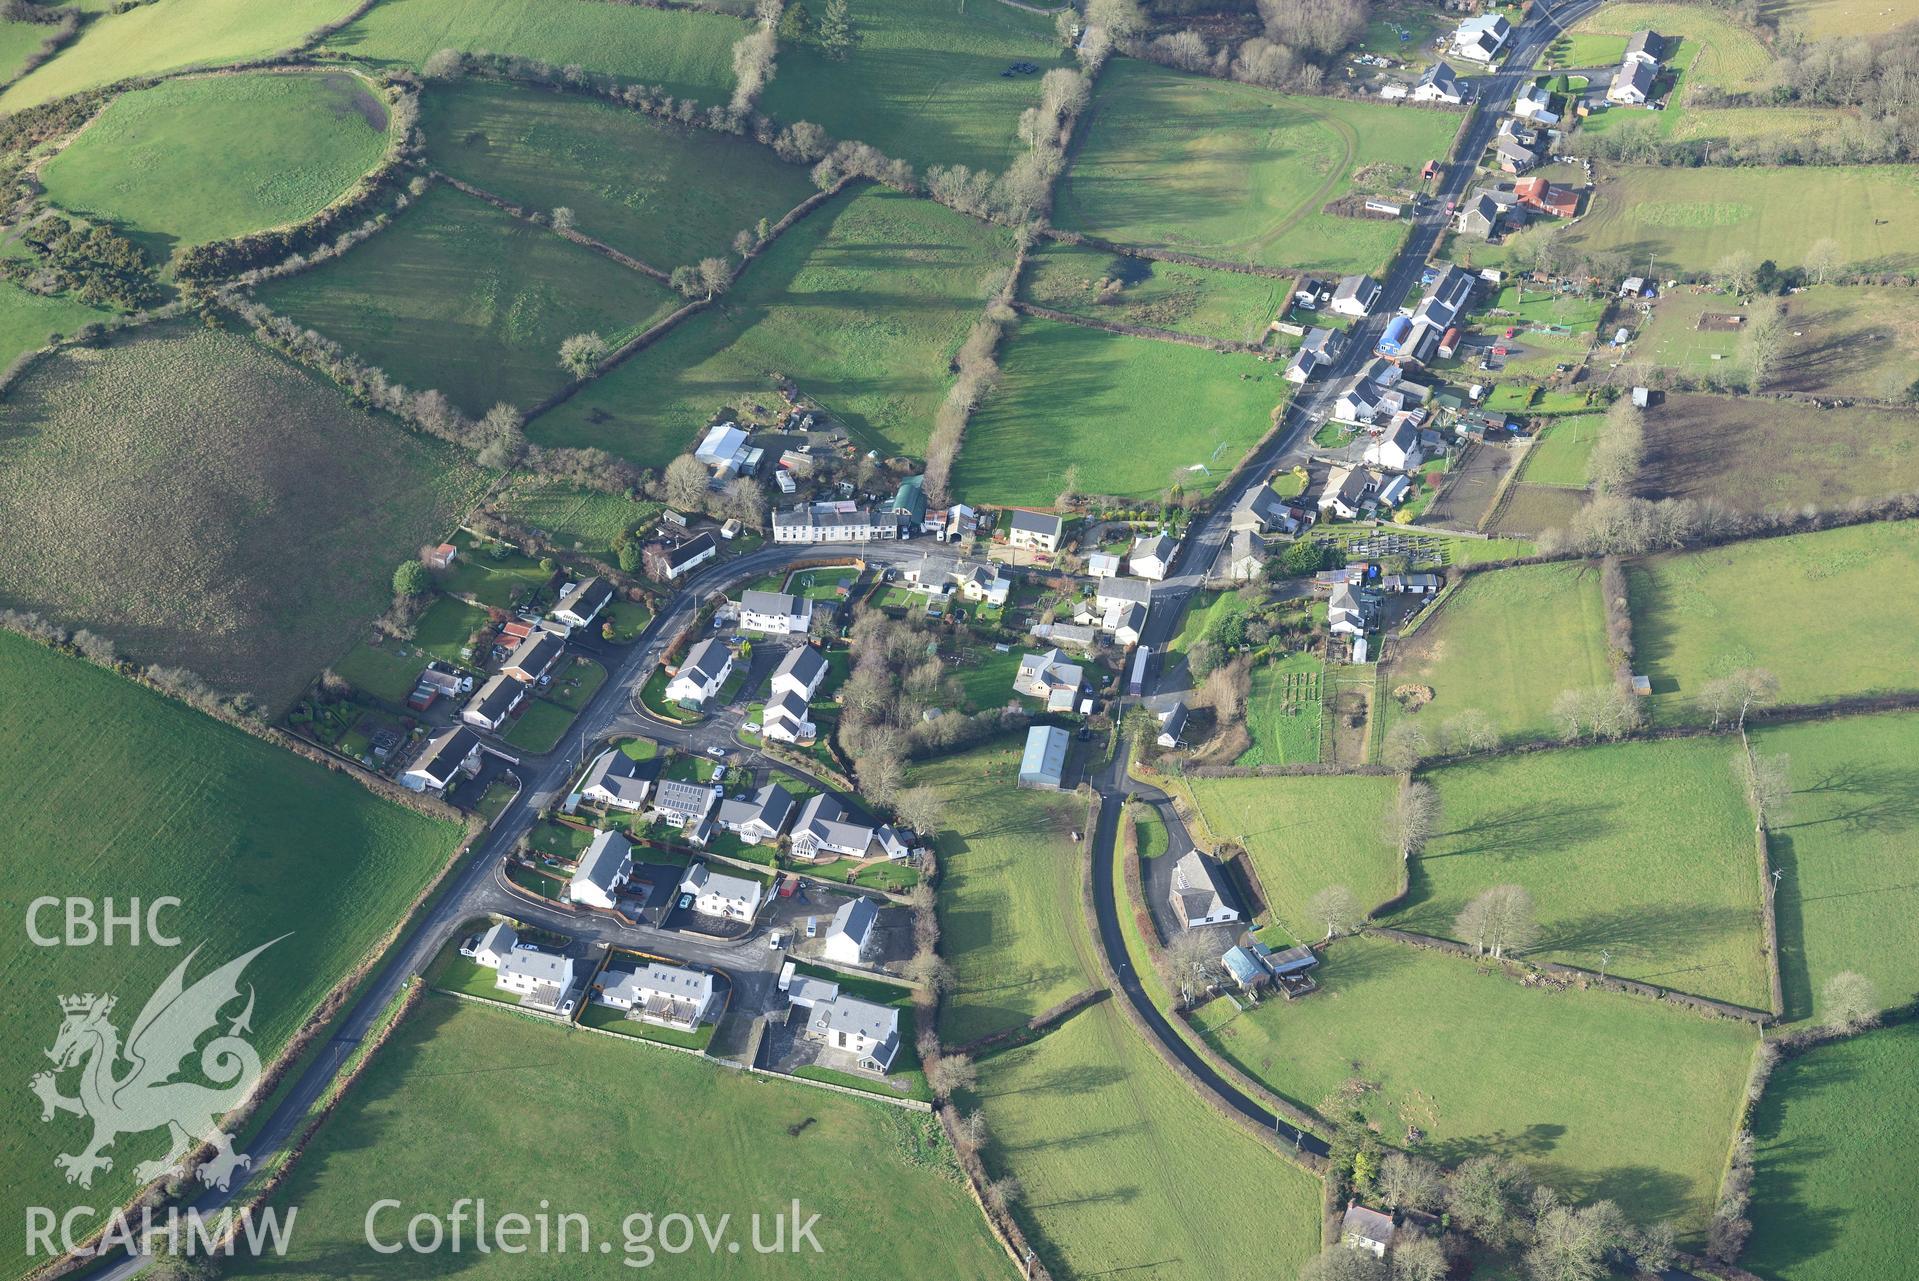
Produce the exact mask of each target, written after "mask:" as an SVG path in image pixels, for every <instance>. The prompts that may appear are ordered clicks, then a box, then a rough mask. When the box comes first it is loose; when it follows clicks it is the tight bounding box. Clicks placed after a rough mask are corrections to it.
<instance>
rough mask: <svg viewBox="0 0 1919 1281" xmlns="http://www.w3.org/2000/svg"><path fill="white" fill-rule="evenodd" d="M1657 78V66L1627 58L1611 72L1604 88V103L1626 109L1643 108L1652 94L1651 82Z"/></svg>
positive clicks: (1652, 63) (1653, 63)
mask: <svg viewBox="0 0 1919 1281" xmlns="http://www.w3.org/2000/svg"><path fill="white" fill-rule="evenodd" d="M1658 78H1659V64H1658V63H1656V62H1642V61H1640V60H1639V59H1637V58H1627V59H1626V60H1625V61H1624V62H1622V63H1620V64H1619V70H1617V71H1615V72H1613V77H1612V84H1610V85H1608V86H1607V88H1606V101H1607V102H1615V103H1618V104H1619V105H1621V106H1626V107H1640V106H1644V105H1645V104H1646V102H1647V100H1648V99H1650V98H1651V97H1652V94H1653V82H1654V81H1656V80H1657V79H1658Z"/></svg>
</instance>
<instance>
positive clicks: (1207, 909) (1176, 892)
mask: <svg viewBox="0 0 1919 1281" xmlns="http://www.w3.org/2000/svg"><path fill="white" fill-rule="evenodd" d="M1170 897H1171V901H1172V907H1173V915H1174V916H1175V917H1177V918H1178V919H1179V923H1180V925H1181V926H1182V927H1183V928H1185V929H1189V930H1191V929H1197V928H1198V927H1200V926H1202V925H1223V924H1225V923H1226V922H1228V921H1237V920H1238V919H1239V909H1238V908H1236V907H1234V906H1233V905H1232V904H1231V903H1229V902H1228V901H1227V899H1226V895H1225V893H1224V891H1223V890H1222V889H1221V887H1220V881H1219V874H1218V873H1217V872H1215V871H1214V870H1213V867H1212V864H1211V862H1210V860H1208V859H1207V858H1206V856H1205V855H1203V854H1201V853H1200V852H1199V851H1198V850H1187V851H1186V853H1185V854H1184V855H1182V856H1181V857H1180V860H1179V862H1177V863H1175V864H1173V884H1172V890H1171V895H1170Z"/></svg>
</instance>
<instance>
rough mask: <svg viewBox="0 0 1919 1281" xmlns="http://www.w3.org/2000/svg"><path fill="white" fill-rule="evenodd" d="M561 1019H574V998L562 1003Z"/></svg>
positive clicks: (568, 998)
mask: <svg viewBox="0 0 1919 1281" xmlns="http://www.w3.org/2000/svg"><path fill="white" fill-rule="evenodd" d="M560 1017H561V1018H563V1019H570V1018H572V1017H573V998H572V997H570V996H569V997H567V998H566V999H565V1000H564V1001H561V1002H560Z"/></svg>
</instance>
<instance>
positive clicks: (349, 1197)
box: [232, 996, 1007, 1281]
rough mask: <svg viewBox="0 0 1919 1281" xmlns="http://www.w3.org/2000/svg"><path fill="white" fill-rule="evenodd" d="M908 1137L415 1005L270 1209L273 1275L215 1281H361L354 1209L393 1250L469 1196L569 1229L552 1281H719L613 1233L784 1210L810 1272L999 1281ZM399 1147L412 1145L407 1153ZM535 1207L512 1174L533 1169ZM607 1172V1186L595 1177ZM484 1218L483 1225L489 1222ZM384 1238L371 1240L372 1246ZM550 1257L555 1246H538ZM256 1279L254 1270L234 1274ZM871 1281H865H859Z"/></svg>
mask: <svg viewBox="0 0 1919 1281" xmlns="http://www.w3.org/2000/svg"><path fill="white" fill-rule="evenodd" d="M586 1093H596V1094H605V1095H606V1096H608V1097H611V1098H614V1099H617V1100H619V1101H620V1104H621V1105H620V1106H618V1107H611V1108H605V1109H592V1108H586V1109H559V1110H557V1112H556V1110H554V1109H547V1108H538V1107H529V1106H527V1104H528V1101H529V1100H532V1099H538V1098H544V1097H562V1096H568V1095H579V1094H586ZM927 1124H928V1123H927V1121H926V1119H925V1118H921V1117H917V1116H914V1115H912V1114H909V1113H905V1112H901V1111H899V1110H897V1109H894V1108H891V1107H886V1106H883V1105H878V1104H872V1103H865V1102H861V1101H860V1100H858V1099H852V1098H845V1097H842V1096H839V1095H835V1094H830V1093H828V1092H826V1091H824V1090H815V1089H811V1088H808V1087H805V1086H799V1085H789V1084H784V1083H776V1082H769V1081H765V1080H762V1079H759V1078H756V1077H753V1076H750V1075H748V1074H746V1073H743V1072H730V1071H726V1070H725V1069H723V1068H720V1067H717V1066H715V1065H713V1064H711V1063H707V1062H703V1061H701V1060H699V1059H696V1058H694V1057H692V1056H690V1055H684V1054H675V1053H672V1052H670V1051H664V1050H659V1049H656V1048H653V1047H649V1046H647V1045H644V1044H639V1043H636V1042H635V1041H634V1040H633V1039H632V1038H624V1037H616V1036H597V1035H592V1034H587V1035H572V1036H569V1035H568V1034H567V1033H566V1032H564V1031H562V1030H561V1029H559V1028H555V1027H551V1026H548V1025H546V1024H543V1023H539V1022H536V1021H534V1020H532V1019H528V1018H525V1017H523V1016H520V1015H516V1014H514V1013H513V1012H511V1011H509V1010H500V1009H492V1008H489V1007H486V1006H481V1005H475V1004H472V1003H471V1002H462V1001H458V1000H456V999H454V998H452V997H445V996H433V997H429V998H428V999H427V1000H426V1001H425V1002H424V1003H423V1004H422V1005H421V1006H420V1007H419V1008H418V1009H417V1010H415V1011H414V1013H413V1015H412V1017H411V1018H410V1019H409V1020H408V1021H407V1022H406V1023H405V1024H403V1025H402V1026H401V1028H400V1029H399V1031H398V1032H397V1033H396V1035H395V1036H394V1038H393V1040H392V1041H390V1042H389V1043H388V1044H387V1046H386V1047H385V1048H383V1049H382V1050H381V1052H380V1053H379V1055H378V1056H377V1057H376V1058H375V1059H374V1060H373V1062H372V1064H371V1065H370V1066H369V1068H368V1070H367V1073H366V1075H365V1076H364V1077H363V1078H362V1079H361V1081H360V1082H359V1083H358V1084H357V1085H356V1086H355V1087H354V1089H353V1091H352V1092H351V1093H350V1094H348V1095H347V1097H346V1099H345V1100H344V1101H343V1102H342V1104H341V1105H340V1107H339V1108H338V1109H337V1111H336V1112H335V1113H334V1115H333V1116H332V1117H331V1118H330V1119H329V1120H328V1121H327V1123H326V1126H325V1127H324V1128H323V1129H322V1130H321V1131H320V1133H319V1136H318V1137H317V1138H316V1139H315V1141H314V1143H313V1146H312V1148H311V1150H310V1151H309V1152H308V1154H307V1156H306V1158H305V1159H304V1160H302V1161H301V1163H300V1165H299V1167H298V1168H297V1169H296V1170H295V1172H294V1174H293V1176H292V1177H291V1179H290V1180H289V1182H288V1184H287V1186H286V1187H285V1189H284V1190H283V1194H282V1197H281V1200H282V1202H283V1204H284V1205H287V1206H292V1205H297V1206H299V1207H300V1224H301V1231H300V1232H299V1233H297V1234H295V1235H294V1238H293V1240H294V1244H293V1247H292V1248H291V1249H290V1250H289V1251H288V1253H287V1254H286V1256H285V1257H284V1258H280V1259H276V1260H273V1261H272V1262H271V1263H270V1264H252V1263H249V1264H248V1265H246V1266H245V1267H242V1266H240V1265H238V1264H236V1265H235V1266H234V1267H233V1269H232V1271H233V1274H234V1275H260V1276H268V1275H270V1276H275V1277H286V1278H320V1277H335V1276H339V1275H340V1274H341V1271H342V1270H343V1269H346V1270H359V1271H372V1270H377V1269H378V1268H379V1267H380V1265H381V1263H382V1260H381V1258H380V1256H379V1255H376V1254H374V1253H373V1251H372V1250H371V1249H370V1248H369V1246H368V1243H367V1237H366V1227H365V1222H364V1221H365V1219H366V1216H367V1208H368V1206H369V1205H371V1204H372V1203H373V1202H374V1201H376V1200H379V1199H381V1198H386V1197H391V1198H395V1199H398V1200H400V1201H402V1202H403V1203H404V1208H403V1209H401V1210H397V1211H394V1212H393V1220H394V1222H395V1223H397V1224H398V1225H399V1228H398V1231H399V1233H400V1234H401V1236H402V1237H403V1236H404V1233H405V1230H406V1220H407V1218H409V1217H410V1216H411V1215H412V1214H414V1213H415V1212H416V1211H425V1210H429V1209H430V1210H431V1211H432V1212H433V1213H435V1214H437V1215H444V1214H446V1213H447V1211H448V1207H449V1206H451V1205H452V1204H453V1202H454V1201H455V1200H456V1199H457V1198H461V1197H468V1196H472V1197H485V1198H486V1201H487V1205H488V1207H489V1213H490V1214H494V1213H497V1214H507V1213H512V1212H518V1213H522V1214H525V1215H527V1216H529V1217H533V1216H537V1215H539V1214H541V1213H542V1210H541V1202H542V1199H545V1200H547V1201H550V1202H551V1205H552V1210H551V1211H550V1213H552V1214H556V1215H557V1214H558V1213H560V1212H561V1211H566V1212H569V1213H578V1214H581V1215H584V1216H586V1218H587V1220H588V1222H589V1224H590V1228H591V1232H592V1238H593V1241H594V1242H595V1243H597V1242H604V1243H605V1244H607V1245H608V1246H609V1251H608V1252H606V1253H602V1252H600V1250H599V1248H598V1244H592V1245H591V1247H590V1248H587V1249H582V1247H581V1246H580V1245H579V1244H578V1237H577V1232H576V1233H575V1235H574V1236H572V1237H571V1238H570V1239H569V1241H568V1247H569V1248H568V1251H567V1253H566V1254H565V1255H561V1254H559V1253H558V1252H557V1251H556V1252H553V1253H550V1254H549V1255H547V1256H546V1257H545V1262H544V1263H543V1264H539V1265H536V1267H550V1268H554V1269H559V1270H563V1271H565V1272H566V1273H567V1274H568V1275H586V1276H607V1277H611V1276H631V1275H633V1272H634V1270H635V1269H636V1268H639V1267H643V1266H645V1264H644V1263H643V1262H642V1260H646V1261H652V1262H661V1263H664V1264H666V1265H668V1266H669V1268H670V1270H671V1272H672V1273H673V1275H675V1276H679V1277H705V1278H714V1277H725V1276H733V1275H737V1273H738V1270H739V1268H740V1266H741V1265H740V1262H739V1260H738V1259H737V1258H735V1257H733V1256H731V1255H730V1254H729V1253H728V1252H727V1251H726V1249H725V1246H724V1244H722V1245H721V1246H720V1248H718V1249H716V1250H713V1251H710V1252H709V1251H708V1250H707V1249H706V1248H705V1247H704V1246H703V1245H702V1246H699V1247H697V1248H695V1249H693V1250H692V1251H691V1252H689V1253H685V1254H680V1255H675V1256H667V1255H666V1254H665V1253H664V1251H659V1249H658V1246H659V1241H660V1238H658V1237H655V1238H652V1241H651V1244H650V1248H651V1249H653V1250H655V1251H656V1253H654V1254H651V1255H643V1254H641V1253H640V1252H639V1250H638V1247H637V1246H631V1245H629V1244H628V1243H627V1238H626V1237H625V1236H624V1231H625V1229H624V1228H623V1223H624V1221H625V1220H626V1216H628V1215H629V1214H632V1213H634V1212H635V1211H638V1210H643V1209H644V1210H649V1211H651V1212H652V1213H653V1214H654V1215H656V1216H657V1215H664V1214H666V1213H670V1212H673V1211H684V1212H685V1213H687V1214H689V1215H690V1214H693V1213H695V1212H696V1211H697V1212H699V1213H703V1214H704V1215H705V1217H706V1222H707V1223H708V1224H709V1225H716V1224H717V1223H718V1221H719V1220H720V1217H721V1216H722V1215H730V1216H731V1219H730V1227H729V1228H728V1229H727V1232H726V1235H727V1236H728V1237H731V1238H732V1239H733V1240H735V1241H736V1242H738V1243H741V1253H742V1254H745V1252H746V1250H747V1248H748V1247H747V1246H746V1245H745V1244H744V1243H745V1242H748V1241H750V1240H751V1237H750V1229H749V1226H748V1224H749V1220H750V1219H751V1218H752V1217H753V1216H754V1215H756V1214H757V1215H759V1216H760V1218H761V1228H762V1231H763V1235H762V1237H761V1240H762V1241H764V1242H767V1243H770V1242H771V1241H772V1236H773V1228H772V1219H773V1218H774V1217H775V1216H776V1215H782V1214H786V1213H787V1212H788V1206H789V1203H790V1202H791V1201H792V1199H793V1197H794V1196H795V1195H796V1194H797V1195H798V1196H799V1197H800V1200H801V1202H802V1205H803V1207H804V1210H803V1212H802V1214H801V1216H800V1217H801V1219H802V1220H804V1219H805V1218H806V1216H807V1215H808V1214H811V1213H814V1212H818V1214H819V1216H820V1217H819V1221H818V1223H817V1224H816V1225H815V1227H814V1235H815V1236H816V1237H817V1239H818V1241H819V1244H820V1249H821V1251H822V1253H823V1254H825V1255H826V1256H827V1257H833V1256H835V1255H838V1256H839V1257H842V1258H845V1257H852V1256H854V1255H857V1256H858V1257H859V1259H860V1260H861V1263H860V1265H859V1266H860V1269H861V1274H862V1275H874V1276H880V1275H901V1276H915V1275H926V1274H930V1273H937V1274H938V1275H941V1276H951V1277H955V1278H977V1279H980V1281H985V1279H987V1278H1000V1277H1003V1276H1004V1275H1005V1274H1006V1272H1007V1263H1006V1260H1005V1255H1004V1253H1003V1252H1002V1251H1001V1250H1000V1248H999V1246H998V1245H997V1244H995V1243H994V1241H993V1238H992V1236H991V1234H990V1233H989V1232H988V1231H987V1228H986V1225H985V1223H984V1222H983V1221H982V1220H981V1218H980V1215H979V1211H978V1209H977V1208H976V1207H975V1206H974V1205H973V1203H972V1201H971V1200H970V1199H969V1198H968V1196H967V1194H966V1189H965V1186H964V1184H963V1183H962V1182H960V1180H959V1179H958V1177H957V1175H956V1174H955V1173H953V1172H952V1170H951V1160H952V1158H951V1155H950V1153H949V1152H947V1151H946V1150H945V1148H944V1146H943V1140H942V1141H940V1142H933V1141H931V1140H929V1139H928V1138H927V1135H928V1134H929V1133H931V1134H937V1132H938V1131H937V1127H936V1126H935V1127H934V1128H933V1129H932V1130H931V1131H930V1132H929V1131H928V1130H927V1129H926V1126H927ZM421 1133H431V1134H433V1135H434V1136H435V1137H434V1141H433V1142H431V1143H421V1142H417V1141H413V1140H414V1139H416V1138H417V1136H418V1135H420V1134H421ZM556 1152H576V1153H582V1152H592V1153H593V1154H594V1159H593V1160H585V1161H582V1160H568V1161H557V1162H556V1161H554V1160H553V1159H552V1158H553V1155H554V1153H556ZM548 1166H550V1167H551V1168H550V1172H549V1173H548V1174H547V1175H545V1176H543V1178H542V1180H541V1185H540V1187H539V1188H538V1189H537V1190H534V1189H529V1188H528V1186H527V1184H526V1182H525V1179H524V1175H525V1172H526V1170H528V1169H529V1168H535V1167H538V1168H546V1167H548ZM609 1170H616V1171H617V1172H618V1174H617V1177H615V1178H609V1177H608V1173H609ZM495 1207H497V1209H495ZM380 1226H382V1227H384V1220H382V1222H381V1225H380ZM556 1240H557V1236H556ZM536 1242H537V1238H535V1237H529V1238H527V1240H526V1242H525V1244H527V1245H529V1246H532V1247H533V1250H534V1251H535V1253H532V1254H530V1255H529V1254H521V1255H517V1256H516V1255H514V1254H503V1253H501V1252H500V1251H499V1250H493V1251H491V1252H488V1253H484V1254H483V1253H479V1252H477V1251H475V1250H474V1248H473V1244H472V1237H471V1234H470V1227H469V1235H468V1237H467V1239H466V1245H465V1249H464V1250H463V1251H462V1252H461V1253H457V1254H456V1253H453V1252H452V1251H450V1250H448V1251H443V1252H441V1253H439V1254H435V1255H430V1256H429V1255H423V1256H417V1257H416V1262H417V1263H418V1264H419V1266H418V1268H417V1269H416V1270H417V1271H418V1272H419V1274H420V1275H423V1276H441V1275H453V1274H456V1273H457V1274H458V1275H461V1276H464V1277H473V1278H480V1279H482V1281H484V1279H485V1278H499V1277H519V1276H524V1275H525V1274H526V1270H527V1266H528V1260H529V1258H536V1259H537V1258H540V1257H541V1256H540V1255H539V1254H538V1253H537V1250H538V1247H537V1244H536ZM747 1257H750V1258H752V1259H753V1264H752V1267H753V1270H754V1273H755V1275H765V1276H771V1277H798V1276H810V1275H812V1274H814V1273H815V1272H816V1271H817V1268H818V1259H819V1257H820V1256H816V1255H815V1254H814V1253H813V1252H812V1250H811V1249H808V1248H806V1247H804V1246H802V1247H801V1248H800V1249H798V1250H797V1251H795V1250H792V1249H788V1250H787V1251H786V1252H784V1253H779V1254H754V1255H749V1256H747ZM255 1269H257V1271H256V1270H255ZM868 1269H871V1271H870V1272H869V1271H867V1270H868Z"/></svg>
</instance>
